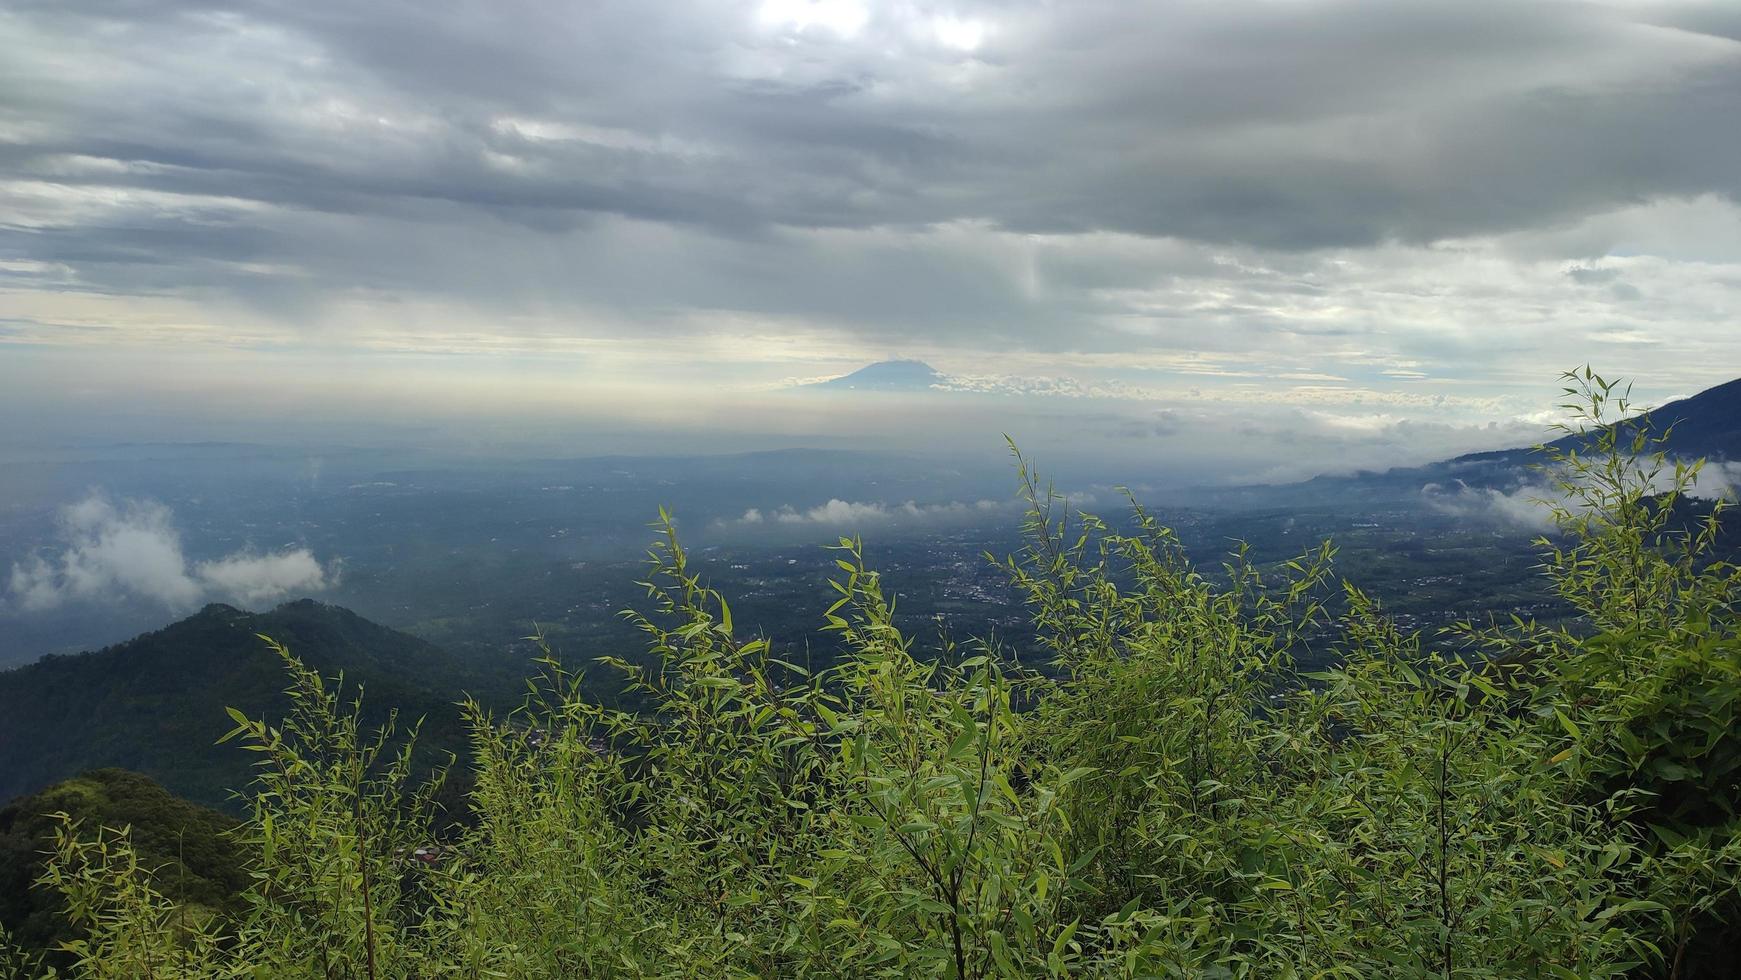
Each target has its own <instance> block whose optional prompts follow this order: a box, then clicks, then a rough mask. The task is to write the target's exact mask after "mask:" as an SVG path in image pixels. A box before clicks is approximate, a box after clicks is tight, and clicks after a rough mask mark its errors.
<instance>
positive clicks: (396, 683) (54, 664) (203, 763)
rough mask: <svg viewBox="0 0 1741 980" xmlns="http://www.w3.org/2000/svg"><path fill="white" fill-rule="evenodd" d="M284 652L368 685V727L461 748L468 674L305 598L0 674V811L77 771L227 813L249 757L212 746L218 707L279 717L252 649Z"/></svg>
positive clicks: (220, 717) (220, 713)
mask: <svg viewBox="0 0 1741 980" xmlns="http://www.w3.org/2000/svg"><path fill="white" fill-rule="evenodd" d="M260 634H266V635H269V636H272V637H275V638H277V639H280V640H282V641H283V642H285V643H288V644H292V645H294V646H295V648H296V650H297V654H298V656H300V657H302V658H303V659H304V661H305V662H306V663H308V664H309V665H310V666H311V667H313V668H314V669H316V670H319V671H321V672H323V673H325V674H328V675H336V674H338V673H340V672H343V674H344V675H345V680H346V686H347V688H348V689H350V690H353V691H354V689H355V688H357V687H358V686H363V687H366V688H367V691H368V695H369V696H368V698H367V701H366V709H365V710H366V712H367V714H366V719H367V721H368V722H369V723H370V724H378V723H380V722H382V721H384V720H386V717H387V712H388V710H389V709H390V708H392V709H397V710H398V711H399V712H400V713H401V716H402V717H403V718H406V719H408V720H414V719H417V718H427V722H426V725H427V730H426V732H425V736H426V737H425V739H424V745H425V748H426V749H427V750H429V755H428V758H430V759H431V760H433V759H434V758H435V755H436V750H451V749H463V747H464V735H463V730H462V728H461V726H460V717H459V711H458V709H457V708H456V707H455V706H454V703H455V702H456V701H457V700H459V699H460V698H461V697H462V696H463V695H464V694H465V693H466V692H467V691H471V692H473V693H477V690H478V688H477V684H478V683H479V679H478V675H477V674H476V673H475V672H474V671H473V670H472V669H470V668H469V667H468V665H466V664H464V663H463V662H461V661H458V660H456V659H455V658H453V657H451V656H449V655H448V654H446V653H444V652H443V651H441V650H440V649H438V648H436V647H434V646H431V645H430V644H428V643H425V642H423V641H421V640H418V639H416V638H414V637H410V636H407V635H405V634H403V633H398V632H395V631H393V630H390V629H387V628H386V627H383V626H378V625H376V624H374V623H371V622H369V621H368V620H365V619H363V618H362V617H360V616H357V615H356V614H354V613H352V612H350V611H348V610H344V609H339V608H337V607H333V606H326V605H322V604H320V603H317V602H312V601H309V600H303V601H300V602H293V603H289V604H286V605H284V606H280V607H279V608H278V609H275V610H273V611H272V612H268V613H259V614H255V613H248V612H243V611H242V610H239V609H235V608H232V607H230V606H224V605H211V606H207V607H206V608H205V609H204V610H202V611H201V612H199V613H198V614H196V615H194V616H191V617H189V618H187V619H184V620H182V621H180V622H178V623H175V624H173V625H171V626H168V627H166V628H164V629H161V630H158V631H157V632H155V633H147V634H145V635H144V636H140V637H138V638H136V639H133V640H129V641H128V642H126V643H121V644H118V645H116V646H113V647H109V648H107V649H105V650H100V651H97V652H94V653H88V654H79V655H75V656H56V657H48V658H45V659H43V660H41V661H39V662H37V663H35V664H31V665H29V666H27V667H21V668H18V669H16V670H11V671H4V672H0V800H7V799H10V798H12V797H14V796H17V795H19V794H22V793H28V792H33V791H35V790H38V789H41V788H43V787H44V786H47V785H48V784H50V783H52V782H55V781H57V780H60V779H64V778H66V777H68V776H71V775H74V774H76V773H80V772H83V771H85V770H88V769H98V768H104V767H119V768H123V769H129V770H133V771H136V772H140V773H144V774H146V775H148V776H151V777H152V778H154V779H157V780H159V781H161V782H162V783H163V785H164V786H166V787H167V788H168V789H169V790H170V791H171V792H174V793H175V794H176V795H178V796H181V797H184V798H186V799H189V800H193V801H195V802H198V803H202V804H205V805H207V806H214V807H219V808H228V809H235V808H236V807H237V806H238V803H237V802H236V801H235V800H234V799H233V798H232V793H233V791H235V790H238V789H241V788H243V787H245V786H246V785H247V783H248V781H249V780H250V779H251V774H250V769H249V763H250V762H251V761H253V760H252V759H250V758H249V757H248V755H247V753H242V752H237V751H236V750H235V749H234V747H232V746H220V745H218V744H217V742H218V739H219V738H220V737H221V736H222V735H223V734H224V732H225V731H226V730H227V729H228V727H229V720H228V718H227V717H226V716H225V714H224V709H225V708H229V707H233V708H237V709H239V710H242V711H245V712H247V713H249V714H250V715H254V716H277V715H281V714H283V713H284V712H285V710H286V709H287V708H288V706H289V703H290V702H289V700H288V699H287V698H286V697H285V695H284V674H283V665H282V664H281V663H280V662H279V660H278V658H276V657H274V656H273V655H272V652H271V651H270V650H269V649H268V648H267V647H266V645H265V644H264V643H262V642H261V640H260Z"/></svg>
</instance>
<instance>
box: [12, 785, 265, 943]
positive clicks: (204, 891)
mask: <svg viewBox="0 0 1741 980" xmlns="http://www.w3.org/2000/svg"><path fill="white" fill-rule="evenodd" d="M56 814H65V815H66V817H67V818H69V819H72V820H76V821H79V822H80V823H81V824H82V825H83V826H86V827H89V828H92V829H95V828H99V827H113V828H122V827H125V828H128V842H129V843H130V845H131V846H132V848H133V852H134V854H135V855H136V857H137V858H138V861H139V866H140V868H141V870H142V871H143V872H145V874H146V875H147V878H148V880H149V881H150V882H151V885H152V887H154V888H156V889H157V890H159V891H161V892H162V893H163V894H164V895H165V896H167V897H169V898H170V899H172V900H174V901H175V902H177V903H178V904H179V905H181V906H182V907H183V908H184V909H187V910H188V911H189V912H190V914H192V915H195V916H198V917H201V918H209V917H211V916H214V915H220V916H225V917H228V918H232V919H233V918H236V917H238V916H240V915H241V914H242V913H243V912H244V911H245V908H244V905H243V903H242V900H241V897H242V893H243V891H244V890H245V889H246V888H247V887H248V883H249V878H248V869H247V866H246V864H245V862H244V849H243V848H242V847H241V846H240V845H239V844H238V843H237V842H236V841H235V840H234V839H233V838H232V834H233V832H234V831H235V830H236V828H237V822H236V820H235V818H233V817H230V816H227V815H225V814H221V813H218V812H217V811H215V810H211V809H208V808H206V807H203V806H198V805H196V804H193V803H189V802H187V801H186V800H182V799H179V798H177V797H175V796H173V795H171V794H170V793H168V792H167V791H165V790H164V788H163V787H161V786H159V785H157V784H156V783H154V782H152V781H151V780H150V779H148V778H146V777H144V776H141V775H139V774H138V773H132V772H126V771H125V770H121V769H98V770H95V771H93V772H87V773H84V774H82V775H79V776H75V777H73V778H72V779H68V780H65V781H63V782H59V783H56V784H55V785H53V786H51V787H49V788H47V789H45V790H43V791H42V792H40V793H33V794H31V795H30V796H26V797H23V798H21V799H17V800H14V801H12V802H11V803H9V804H7V805H6V806H4V807H0V929H4V930H6V931H8V932H10V933H11V934H12V936H13V938H14V939H15V940H16V941H17V942H19V943H22V944H24V945H27V946H31V947H35V948H39V949H51V948H54V947H57V946H59V945H60V944H61V943H63V942H66V941H69V940H72V939H75V938H77V935H78V934H77V931H76V930H75V929H74V928H73V926H72V924H71V923H70V922H69V921H68V919H67V916H66V902H65V899H64V897H63V896H62V895H61V894H60V893H59V892H58V891H57V890H56V889H55V888H53V887H51V886H48V885H39V884H38V882H37V879H38V878H40V877H41V876H42V873H43V870H44V868H45V867H46V865H47V863H48V855H49V854H50V853H52V852H53V850H54V844H55V835H56V833H57V832H59V831H61V830H64V828H65V824H63V823H62V822H61V820H60V818H58V817H57V816H56ZM0 975H3V974H0Z"/></svg>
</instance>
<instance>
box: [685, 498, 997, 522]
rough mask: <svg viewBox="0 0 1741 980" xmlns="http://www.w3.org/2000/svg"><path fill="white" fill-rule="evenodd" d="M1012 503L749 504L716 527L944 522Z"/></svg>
mask: <svg viewBox="0 0 1741 980" xmlns="http://www.w3.org/2000/svg"><path fill="white" fill-rule="evenodd" d="M1015 506H1016V505H1015V504H1014V503H1013V502H1002V501H996V500H975V501H963V500H952V501H949V502H947V503H941V504H921V503H917V502H915V501H912V500H908V501H905V502H903V503H899V504H884V503H880V502H876V501H856V500H841V499H840V498H838V497H834V498H831V499H830V500H829V501H828V502H827V503H825V504H818V505H816V506H815V507H809V508H805V509H803V510H800V509H798V508H796V507H793V506H792V505H790V504H787V505H785V506H783V507H780V508H779V509H777V510H774V511H772V512H770V513H768V514H766V515H764V513H763V512H762V510H761V509H760V508H757V507H751V508H750V509H749V510H746V511H744V513H743V516H742V517H739V518H737V519H735V520H729V521H727V520H722V521H718V522H716V524H717V526H719V527H744V526H749V525H755V524H761V523H763V522H764V521H773V522H774V523H776V524H783V525H787V526H799V525H811V526H818V527H832V528H853V527H862V526H868V525H883V524H907V523H918V522H946V521H953V520H962V519H965V518H969V517H974V516H983V515H988V514H995V513H999V512H1001V511H1007V510H1011V509H1013V508H1014V507H1015Z"/></svg>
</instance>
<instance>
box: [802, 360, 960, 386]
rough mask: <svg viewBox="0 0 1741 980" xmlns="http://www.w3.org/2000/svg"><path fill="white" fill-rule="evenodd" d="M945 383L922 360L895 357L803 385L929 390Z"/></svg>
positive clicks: (940, 376)
mask: <svg viewBox="0 0 1741 980" xmlns="http://www.w3.org/2000/svg"><path fill="white" fill-rule="evenodd" d="M948 383H949V379H948V378H947V377H945V376H944V375H942V374H939V373H938V372H937V370H936V369H935V368H933V367H932V366H931V365H929V364H926V363H925V362H924V361H912V360H895V361H878V362H876V363H875V364H867V365H865V366H864V367H861V368H859V369H858V370H857V371H854V372H852V373H851V374H846V375H842V376H840V377H838V378H832V379H830V380H828V381H818V382H816V383H814V384H811V385H806V386H805V387H809V388H835V389H850V390H853V391H930V390H931V389H933V388H939V387H944V386H946V385H948Z"/></svg>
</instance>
